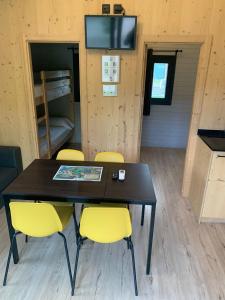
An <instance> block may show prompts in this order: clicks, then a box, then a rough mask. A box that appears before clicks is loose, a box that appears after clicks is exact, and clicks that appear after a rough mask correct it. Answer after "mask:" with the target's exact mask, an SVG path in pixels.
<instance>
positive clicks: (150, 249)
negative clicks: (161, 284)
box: [146, 204, 156, 275]
mask: <svg viewBox="0 0 225 300" xmlns="http://www.w3.org/2000/svg"><path fill="white" fill-rule="evenodd" d="M155 209H156V204H152V211H151V220H150V228H149V236H148V254H147V265H146V274H147V275H149V274H150V267H151V256H152V240H153V232H154V224H155Z"/></svg>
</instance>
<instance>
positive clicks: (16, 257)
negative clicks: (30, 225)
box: [3, 196, 19, 264]
mask: <svg viewBox="0 0 225 300" xmlns="http://www.w3.org/2000/svg"><path fill="white" fill-rule="evenodd" d="M3 201H4V205H5V214H6V220H7V224H8V231H9V238H10V243H11V245H12V240H13V236H14V233H15V230H14V228H13V227H12V222H11V214H10V209H9V202H10V199H9V198H8V197H6V196H3ZM12 253H13V261H14V264H17V263H18V261H19V255H18V249H17V243H16V238H15V240H14V243H13V245H12Z"/></svg>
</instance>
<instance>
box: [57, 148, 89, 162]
mask: <svg viewBox="0 0 225 300" xmlns="http://www.w3.org/2000/svg"><path fill="white" fill-rule="evenodd" d="M56 159H57V160H75V161H76V160H79V161H83V160H84V153H83V152H82V151H79V150H75V149H63V150H60V151H59V152H58V154H57V157H56Z"/></svg>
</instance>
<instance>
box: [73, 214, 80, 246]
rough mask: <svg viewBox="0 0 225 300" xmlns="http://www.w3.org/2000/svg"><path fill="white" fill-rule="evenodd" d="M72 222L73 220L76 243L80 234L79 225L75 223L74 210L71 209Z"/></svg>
mask: <svg viewBox="0 0 225 300" xmlns="http://www.w3.org/2000/svg"><path fill="white" fill-rule="evenodd" d="M73 222H74V228H75V235H76V244H78V238H79V236H80V234H79V226H78V224H77V219H76V214H75V210H74V211H73Z"/></svg>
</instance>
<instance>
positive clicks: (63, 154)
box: [49, 149, 84, 242]
mask: <svg viewBox="0 0 225 300" xmlns="http://www.w3.org/2000/svg"><path fill="white" fill-rule="evenodd" d="M56 160H72V161H84V153H83V152H82V151H79V150H75V149H63V150H60V151H59V152H58V154H57V157H56ZM49 203H51V204H52V205H54V206H55V208H56V207H57V206H58V205H60V206H71V205H72V204H71V203H69V202H49ZM73 207H74V211H73V221H74V227H75V232H76V242H77V237H78V235H79V228H78V224H77V220H76V215H75V204H74V203H73Z"/></svg>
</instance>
